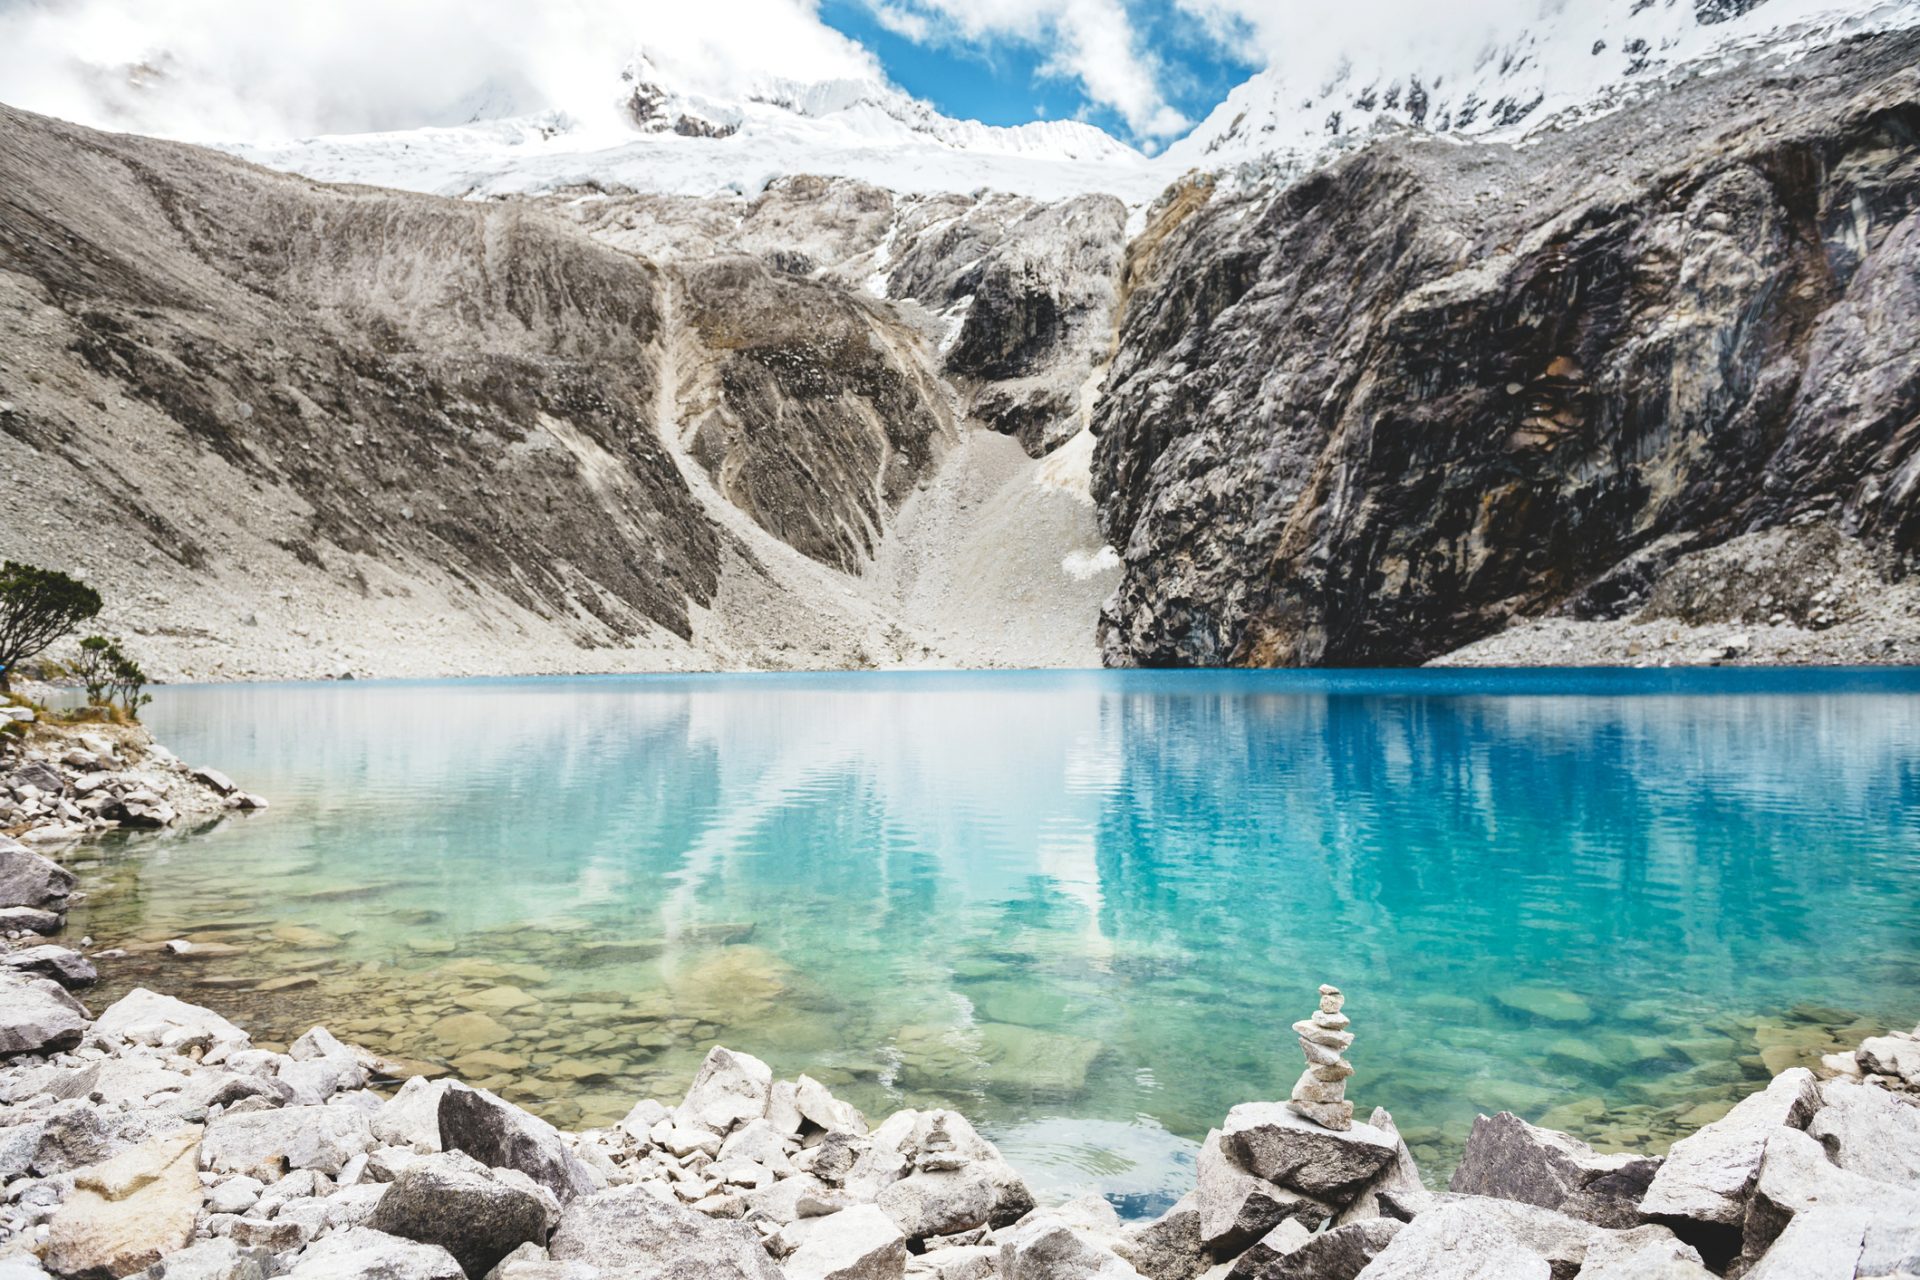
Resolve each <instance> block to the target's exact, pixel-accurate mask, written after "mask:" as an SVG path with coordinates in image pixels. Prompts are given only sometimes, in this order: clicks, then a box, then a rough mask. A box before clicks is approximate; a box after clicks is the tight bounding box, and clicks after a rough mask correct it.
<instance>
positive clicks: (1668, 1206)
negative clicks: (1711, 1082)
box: [1640, 1067, 1820, 1227]
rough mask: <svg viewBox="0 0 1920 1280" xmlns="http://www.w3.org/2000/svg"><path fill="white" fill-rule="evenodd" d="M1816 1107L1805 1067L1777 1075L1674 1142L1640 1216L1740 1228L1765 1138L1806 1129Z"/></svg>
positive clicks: (1814, 1089) (1816, 1095) (1814, 1090)
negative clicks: (1731, 1108) (1714, 1118)
mask: <svg viewBox="0 0 1920 1280" xmlns="http://www.w3.org/2000/svg"><path fill="white" fill-rule="evenodd" d="M1819 1106H1820V1091H1819V1088H1818V1087H1817V1085H1816V1083H1815V1081H1814V1078H1813V1073H1812V1072H1811V1071H1808V1070H1806V1069H1805V1068H1804V1067H1795V1068H1794V1069H1792V1070H1791V1071H1786V1072H1782V1073H1781V1074H1780V1075H1778V1076H1775V1077H1774V1079H1773V1083H1772V1084H1770V1085H1768V1086H1767V1088H1766V1089H1765V1090H1764V1091H1763V1092H1760V1093H1756V1094H1754V1095H1753V1096H1751V1097H1748V1098H1744V1099H1742V1100H1741V1101H1740V1102H1739V1103H1738V1104H1737V1105H1736V1106H1735V1107H1734V1108H1733V1110H1731V1111H1729V1112H1728V1113H1727V1114H1726V1115H1724V1116H1722V1117H1721V1118H1720V1119H1718V1120H1716V1121H1714V1122H1713V1123H1712V1124H1709V1125H1707V1126H1706V1127H1704V1128H1702V1129H1701V1130H1700V1131H1699V1132H1697V1133H1695V1134H1693V1135H1691V1136H1690V1137H1686V1138H1682V1139H1681V1140H1680V1141H1678V1142H1676V1143H1674V1144H1673V1147H1672V1149H1671V1150H1670V1151H1669V1152H1668V1153H1667V1158H1666V1161H1665V1162H1664V1163H1663V1164H1661V1166H1660V1168H1659V1171H1658V1172H1656V1173H1655V1174H1654V1175H1653V1180H1652V1182H1650V1183H1649V1184H1648V1186H1647V1194H1646V1195H1645V1196H1643V1197H1641V1200H1640V1212H1641V1213H1642V1214H1644V1215H1646V1216H1647V1217H1649V1218H1665V1219H1670V1220H1681V1221H1688V1222H1695V1223H1700V1224H1704V1225H1708V1226H1716V1227H1738V1226H1739V1225H1740V1223H1741V1221H1742V1220H1743V1219H1744V1218H1745V1217H1746V1212H1747V1199H1748V1197H1749V1196H1750V1195H1751V1194H1752V1192H1753V1184H1754V1181H1755V1179H1756V1178H1758V1177H1759V1174H1760V1159H1761V1157H1762V1156H1763V1155H1764V1154H1765V1153H1766V1148H1767V1140H1768V1139H1769V1138H1770V1137H1772V1136H1773V1134H1774V1133H1776V1132H1777V1131H1778V1130H1780V1129H1781V1128H1782V1127H1786V1128H1792V1129H1800V1128H1804V1127H1805V1126H1806V1124H1807V1122H1808V1121H1809V1120H1811V1119H1812V1118H1813V1113H1814V1112H1815V1111H1817V1110H1818V1109H1819Z"/></svg>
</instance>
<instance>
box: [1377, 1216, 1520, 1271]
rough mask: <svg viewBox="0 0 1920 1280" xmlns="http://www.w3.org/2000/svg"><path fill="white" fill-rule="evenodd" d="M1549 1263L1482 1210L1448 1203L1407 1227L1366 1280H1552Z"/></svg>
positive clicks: (1389, 1246) (1416, 1219)
mask: <svg viewBox="0 0 1920 1280" xmlns="http://www.w3.org/2000/svg"><path fill="white" fill-rule="evenodd" d="M1551 1275H1552V1269H1551V1268H1550V1267H1549V1266H1548V1265H1547V1260H1546V1259H1545V1258H1543V1257H1541V1256H1540V1255H1539V1254H1537V1253H1535V1252H1533V1251H1532V1250H1531V1249H1529V1248H1527V1246H1526V1245H1525V1244H1523V1243H1521V1241H1520V1239H1519V1238H1518V1237H1517V1236H1515V1235H1514V1234H1513V1232H1511V1231H1509V1230H1507V1228H1506V1227H1504V1226H1502V1225H1501V1224H1500V1223H1499V1222H1497V1221H1494V1220H1492V1219H1490V1218H1488V1217H1485V1216H1484V1215H1482V1214H1481V1213H1479V1212H1478V1211H1477V1209H1476V1206H1474V1205H1471V1204H1463V1203H1452V1202H1450V1203H1446V1204H1442V1205H1440V1206H1438V1207H1437V1208H1434V1209H1430V1210H1428V1211H1427V1212H1426V1213H1423V1214H1421V1215H1420V1216H1419V1217H1417V1218H1415V1219H1414V1220H1413V1221H1412V1222H1411V1223H1408V1224H1406V1225H1405V1226H1404V1227H1402V1228H1401V1230H1400V1231H1399V1232H1398V1233H1397V1234H1395V1236H1394V1237H1393V1239H1392V1240H1390V1241H1388V1243H1387V1247H1386V1248H1384V1249H1382V1250H1381V1251H1380V1253H1379V1256H1377V1257H1375V1258H1374V1260H1373V1261H1372V1262H1370V1263H1368V1264H1367V1265H1366V1267H1365V1268H1363V1269H1362V1270H1361V1272H1360V1280H1549V1277H1550V1276H1551Z"/></svg>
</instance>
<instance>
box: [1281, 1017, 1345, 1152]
mask: <svg viewBox="0 0 1920 1280" xmlns="http://www.w3.org/2000/svg"><path fill="white" fill-rule="evenodd" d="M1344 1003H1346V997H1345V996H1343V995H1341V994H1340V988H1338V987H1329V986H1324V985H1323V986H1322V987H1321V988H1320V1008H1319V1009H1318V1010H1316V1011H1315V1012H1314V1015H1313V1016H1312V1017H1311V1018H1305V1019H1302V1020H1301V1021H1299V1022H1296V1023H1294V1024H1293V1030H1294V1032H1295V1034H1297V1035H1298V1036H1299V1037H1300V1049H1301V1051H1302V1052H1303V1053H1305V1054H1306V1055H1307V1069H1306V1070H1305V1071H1303V1072H1301V1073H1300V1079H1299V1080H1297V1081H1295V1082H1294V1086H1293V1097H1292V1098H1291V1099H1290V1100H1289V1101H1288V1103H1287V1105H1288V1106H1289V1107H1291V1108H1292V1109H1293V1110H1294V1111H1295V1112H1296V1113H1298V1114H1300V1115H1303V1116H1305V1117H1306V1118H1307V1119H1309V1120H1312V1121H1313V1122H1314V1123H1316V1124H1318V1125H1320V1126H1322V1127H1323V1128H1327V1129H1334V1130H1338V1131H1341V1132H1345V1131H1346V1130H1348V1129H1351V1128H1353V1104H1352V1103H1351V1102H1348V1101H1347V1077H1348V1076H1350V1075H1352V1074H1353V1064H1352V1063H1350V1062H1348V1061H1347V1059H1346V1057H1345V1054H1346V1051H1347V1050H1348V1049H1349V1048H1351V1047H1352V1045H1353V1033H1352V1032H1350V1031H1348V1030H1347V1026H1348V1019H1347V1015H1346V1014H1344V1013H1341V1012H1340V1007H1341V1005H1343V1004H1344Z"/></svg>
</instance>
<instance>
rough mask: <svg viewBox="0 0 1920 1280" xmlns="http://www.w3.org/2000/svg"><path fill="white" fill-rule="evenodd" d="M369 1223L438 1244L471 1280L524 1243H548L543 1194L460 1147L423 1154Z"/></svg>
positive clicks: (395, 1183)
mask: <svg viewBox="0 0 1920 1280" xmlns="http://www.w3.org/2000/svg"><path fill="white" fill-rule="evenodd" d="M367 1225H368V1226H369V1227H372V1228H373V1229H374V1230H376V1231H384V1232H386V1233H387V1234H388V1235H395V1236H402V1237H404V1238H406V1239H408V1240H418V1241H420V1242H422V1243H424V1244H437V1245H440V1246H441V1247H443V1248H444V1249H446V1251H447V1252H448V1253H451V1254H452V1255H453V1257H454V1260H455V1261H456V1262H458V1263H459V1264H460V1269H461V1270H462V1271H465V1272H466V1273H467V1276H468V1277H469V1280H482V1277H484V1276H485V1275H486V1274H487V1272H489V1271H491V1270H493V1267H494V1264H495V1263H497V1262H499V1261H500V1259H502V1258H504V1257H506V1256H507V1255H508V1254H509V1253H511V1252H513V1251H514V1250H515V1249H517V1248H519V1247H520V1246H521V1245H523V1244H545V1243H546V1238H547V1226H548V1223H547V1211H546V1207H545V1206H544V1205H542V1204H541V1202H540V1198H539V1197H538V1196H536V1195H534V1194H533V1192H532V1191H530V1190H527V1189H525V1188H524V1187H519V1186H514V1185H513V1184H512V1182H510V1181H509V1180H508V1179H506V1178H503V1177H498V1176H495V1173H494V1171H493V1170H492V1169H489V1168H487V1166H485V1165H483V1164H481V1163H480V1162H479V1161H477V1160H475V1159H473V1158H472V1157H470V1156H466V1155H463V1154H460V1153H458V1152H446V1153H443V1154H440V1155H430V1156H422V1157H421V1158H420V1159H418V1160H416V1161H414V1162H413V1163H412V1164H410V1165H408V1166H407V1167H406V1169H405V1170H403V1171H402V1172H401V1174H400V1176H399V1177H398V1178H395V1179H394V1181H393V1184H392V1185H391V1186H390V1187H388V1188H387V1191H386V1194H385V1195H383V1196H381V1197H380V1202H379V1204H378V1206H376V1207H375V1209H374V1211H373V1215H372V1216H371V1217H370V1218H369V1219H368V1220H367Z"/></svg>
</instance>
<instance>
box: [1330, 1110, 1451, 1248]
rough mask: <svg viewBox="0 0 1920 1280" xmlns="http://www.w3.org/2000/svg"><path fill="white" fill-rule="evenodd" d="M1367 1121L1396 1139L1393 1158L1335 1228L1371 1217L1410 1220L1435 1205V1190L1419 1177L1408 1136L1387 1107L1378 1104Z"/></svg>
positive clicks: (1337, 1219) (1358, 1194)
mask: <svg viewBox="0 0 1920 1280" xmlns="http://www.w3.org/2000/svg"><path fill="white" fill-rule="evenodd" d="M1367 1123H1368V1124H1370V1125H1372V1126H1373V1127H1374V1128H1376V1129H1378V1130H1379V1131H1380V1132H1382V1133H1384V1134H1386V1135H1387V1136H1388V1137H1390V1138H1392V1139H1393V1159H1391V1160H1389V1161H1387V1163H1386V1167H1385V1168H1383V1169H1381V1170H1380V1172H1379V1173H1377V1174H1375V1175H1374V1176H1373V1177H1372V1178H1371V1179H1369V1180H1368V1182H1367V1184H1366V1185H1365V1186H1364V1187H1362V1188H1361V1189H1360V1190H1359V1191H1358V1192H1356V1193H1355V1194H1354V1197H1353V1199H1352V1201H1351V1202H1349V1203H1348V1205H1347V1207H1346V1208H1344V1209H1342V1210H1341V1211H1340V1212H1339V1214H1338V1215H1337V1216H1336V1217H1335V1218H1334V1220H1333V1225H1335V1226H1336V1227H1340V1226H1345V1225H1346V1224H1347V1223H1349V1222H1364V1221H1366V1220H1368V1219H1370V1218H1392V1219H1393V1220H1395V1221H1396V1222H1410V1221H1412V1220H1413V1217H1414V1215H1415V1214H1417V1213H1421V1212H1424V1211H1425V1210H1427V1209H1428V1208H1431V1207H1432V1205H1433V1193H1432V1192H1431V1191H1428V1190H1427V1185H1426V1183H1424V1182H1422V1181H1421V1180H1420V1167H1419V1166H1418V1165H1416V1164H1415V1163H1414V1161H1413V1152H1411V1151H1409V1150H1408V1149H1407V1142H1406V1139H1404V1138H1402V1137H1401V1136H1400V1127H1399V1126H1398V1125H1396V1124H1395V1123H1394V1122H1393V1114H1392V1113H1391V1112H1389V1111H1388V1110H1387V1109H1386V1108H1385V1107H1375V1108H1374V1109H1373V1114H1372V1115H1371V1116H1370V1117H1368V1119H1367Z"/></svg>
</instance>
